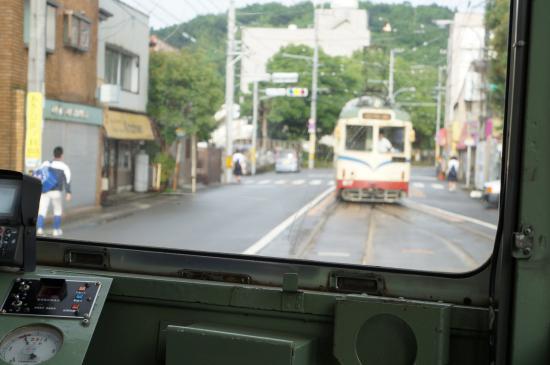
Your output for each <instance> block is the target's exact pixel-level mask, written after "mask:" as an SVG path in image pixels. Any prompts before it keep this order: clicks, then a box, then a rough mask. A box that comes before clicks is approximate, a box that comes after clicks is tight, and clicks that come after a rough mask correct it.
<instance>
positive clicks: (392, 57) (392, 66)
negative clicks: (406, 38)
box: [388, 48, 403, 105]
mask: <svg viewBox="0 0 550 365" xmlns="http://www.w3.org/2000/svg"><path fill="white" fill-rule="evenodd" d="M401 52H403V50H402V49H401V48H396V49H391V50H390V74H389V76H388V101H389V103H390V105H393V104H394V103H395V97H394V96H395V95H394V94H393V89H394V84H395V81H394V78H395V77H394V73H395V72H394V70H395V54H396V53H401Z"/></svg>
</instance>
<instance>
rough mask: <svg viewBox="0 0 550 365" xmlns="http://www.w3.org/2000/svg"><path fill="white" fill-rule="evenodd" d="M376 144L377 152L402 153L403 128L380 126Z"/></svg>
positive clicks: (403, 142) (403, 144)
mask: <svg viewBox="0 0 550 365" xmlns="http://www.w3.org/2000/svg"><path fill="white" fill-rule="evenodd" d="M377 146H378V147H377V150H378V152H379V153H403V152H404V151H405V128H403V127H383V128H380V129H379V130H378V142H377Z"/></svg>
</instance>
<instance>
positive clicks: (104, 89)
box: [99, 84, 120, 104]
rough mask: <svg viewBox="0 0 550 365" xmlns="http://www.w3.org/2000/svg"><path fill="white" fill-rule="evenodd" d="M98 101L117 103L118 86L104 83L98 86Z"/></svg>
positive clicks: (118, 96)
mask: <svg viewBox="0 0 550 365" xmlns="http://www.w3.org/2000/svg"><path fill="white" fill-rule="evenodd" d="M99 101H100V102H101V103H105V104H117V103H118V102H119V101H120V86H119V85H112V84H104V85H101V86H100V88H99Z"/></svg>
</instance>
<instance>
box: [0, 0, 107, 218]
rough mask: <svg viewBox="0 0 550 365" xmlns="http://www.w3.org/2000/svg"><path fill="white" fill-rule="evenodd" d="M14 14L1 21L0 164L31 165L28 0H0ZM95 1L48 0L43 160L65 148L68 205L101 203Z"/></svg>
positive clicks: (8, 13)
mask: <svg viewBox="0 0 550 365" xmlns="http://www.w3.org/2000/svg"><path fill="white" fill-rule="evenodd" d="M0 10H2V12H3V14H5V15H6V16H7V17H8V18H7V19H5V20H4V21H3V22H2V24H1V25H0V49H1V50H0V57H2V62H0V75H1V76H0V137H1V138H2V139H3V140H4V141H5V142H4V143H0V167H1V168H8V169H15V170H19V171H23V170H24V169H25V165H24V161H25V156H24V147H25V123H26V122H25V98H26V90H27V63H28V44H29V34H30V26H31V24H30V1H29V0H23V1H20V0H19V1H17V0H15V1H11V0H8V1H2V3H1V5H0ZM98 21H99V4H98V1H97V0H56V1H49V0H48V1H47V11H46V24H45V29H44V32H45V35H46V61H45V100H44V111H43V112H44V124H43V129H42V133H41V134H40V135H39V136H38V137H39V138H41V147H42V148H41V149H42V158H41V159H42V160H48V159H51V158H53V155H52V152H53V149H54V148H55V147H56V146H62V147H63V149H64V151H65V154H64V158H65V161H66V162H67V164H68V165H69V166H70V167H71V170H72V184H71V185H72V188H73V201H72V202H71V203H70V207H69V208H73V209H74V208H81V207H87V206H93V205H95V204H97V202H98V199H99V194H98V186H99V183H100V180H99V165H100V153H99V146H100V135H101V126H102V124H103V115H102V113H101V109H100V108H98V106H97V103H96V88H95V80H96V59H97V28H98Z"/></svg>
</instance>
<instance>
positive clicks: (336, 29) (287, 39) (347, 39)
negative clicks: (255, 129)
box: [241, 0, 370, 93]
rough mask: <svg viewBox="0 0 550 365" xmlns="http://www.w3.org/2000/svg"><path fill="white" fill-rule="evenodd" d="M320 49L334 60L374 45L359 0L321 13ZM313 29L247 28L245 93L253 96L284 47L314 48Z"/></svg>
mask: <svg viewBox="0 0 550 365" xmlns="http://www.w3.org/2000/svg"><path fill="white" fill-rule="evenodd" d="M316 13H317V19H318V29H319V45H320V47H321V49H322V50H323V51H324V52H325V53H327V54H329V55H331V56H351V55H352V54H353V53H354V52H355V51H358V50H361V49H363V48H364V47H367V46H369V45H370V31H369V29H368V16H367V11H366V10H362V9H359V4H358V0H331V6H330V8H329V9H317V10H316ZM314 39H315V33H314V30H313V29H312V28H305V29H304V28H297V27H296V26H294V25H290V26H289V27H288V28H243V29H242V43H243V49H244V51H245V54H244V56H243V58H242V64H241V90H242V92H244V93H247V92H249V84H250V83H251V82H252V81H253V80H254V79H256V78H258V77H261V76H262V75H264V74H265V73H266V66H267V63H268V61H269V59H270V58H271V57H273V56H274V55H275V54H276V53H277V52H279V50H280V49H281V48H283V47H286V46H290V45H305V46H308V47H313V46H314Z"/></svg>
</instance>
